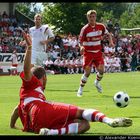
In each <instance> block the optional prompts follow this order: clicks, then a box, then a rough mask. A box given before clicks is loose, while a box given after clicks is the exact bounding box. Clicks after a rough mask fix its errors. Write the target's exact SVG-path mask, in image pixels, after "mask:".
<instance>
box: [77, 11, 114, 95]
mask: <svg viewBox="0 0 140 140" xmlns="http://www.w3.org/2000/svg"><path fill="white" fill-rule="evenodd" d="M96 15H97V13H96V11H95V10H89V11H88V12H87V20H88V23H87V24H86V25H85V26H84V27H83V28H82V29H81V32H80V35H79V43H80V50H81V54H82V53H83V69H84V74H83V75H82V77H81V80H80V87H79V89H78V92H77V96H78V97H81V96H82V93H83V87H84V86H85V84H86V82H87V80H88V77H89V75H90V73H91V69H92V66H93V65H94V66H95V68H96V70H97V76H96V80H95V81H94V85H95V87H96V88H97V91H98V92H99V93H102V87H101V85H100V83H99V82H100V81H101V79H102V78H103V74H104V59H103V54H102V46H101V40H102V38H103V36H104V35H107V36H108V39H109V46H111V47H114V43H113V40H112V36H111V34H110V33H109V32H108V30H107V29H106V27H105V26H104V25H103V24H102V23H97V22H96Z"/></svg>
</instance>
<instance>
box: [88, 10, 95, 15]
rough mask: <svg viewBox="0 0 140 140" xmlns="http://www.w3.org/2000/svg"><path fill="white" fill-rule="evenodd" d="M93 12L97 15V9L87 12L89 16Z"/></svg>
mask: <svg viewBox="0 0 140 140" xmlns="http://www.w3.org/2000/svg"><path fill="white" fill-rule="evenodd" d="M93 13H94V14H96V15H97V12H96V10H89V11H88V12H87V16H89V15H91V14H93Z"/></svg>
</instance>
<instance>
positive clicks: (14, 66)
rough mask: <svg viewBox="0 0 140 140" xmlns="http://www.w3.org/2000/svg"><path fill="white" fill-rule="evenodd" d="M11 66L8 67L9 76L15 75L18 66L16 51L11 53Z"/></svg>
mask: <svg viewBox="0 0 140 140" xmlns="http://www.w3.org/2000/svg"><path fill="white" fill-rule="evenodd" d="M11 57H12V65H11V67H10V74H11V75H17V74H18V72H17V66H18V56H17V52H16V50H14V51H13V53H12V56H11Z"/></svg>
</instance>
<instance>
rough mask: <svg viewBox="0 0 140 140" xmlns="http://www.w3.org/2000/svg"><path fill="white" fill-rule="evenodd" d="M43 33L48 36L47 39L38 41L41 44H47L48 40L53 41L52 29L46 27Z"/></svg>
mask: <svg viewBox="0 0 140 140" xmlns="http://www.w3.org/2000/svg"><path fill="white" fill-rule="evenodd" d="M44 33H45V34H46V35H48V36H49V37H48V39H47V40H44V41H40V43H41V44H42V45H48V44H49V43H50V42H53V41H54V39H55V36H54V34H53V32H52V30H51V29H50V28H49V27H47V28H46V30H45V32H44Z"/></svg>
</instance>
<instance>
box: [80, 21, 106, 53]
mask: <svg viewBox="0 0 140 140" xmlns="http://www.w3.org/2000/svg"><path fill="white" fill-rule="evenodd" d="M107 33H108V30H107V29H106V27H105V26H104V25H103V24H101V23H96V24H95V26H94V27H92V26H91V25H89V24H86V25H85V26H84V27H83V28H82V29H81V32H80V35H79V42H80V43H82V44H83V47H84V48H85V50H86V51H95V52H96V51H97V52H98V51H100V50H102V46H101V40H102V36H103V35H105V34H107Z"/></svg>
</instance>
